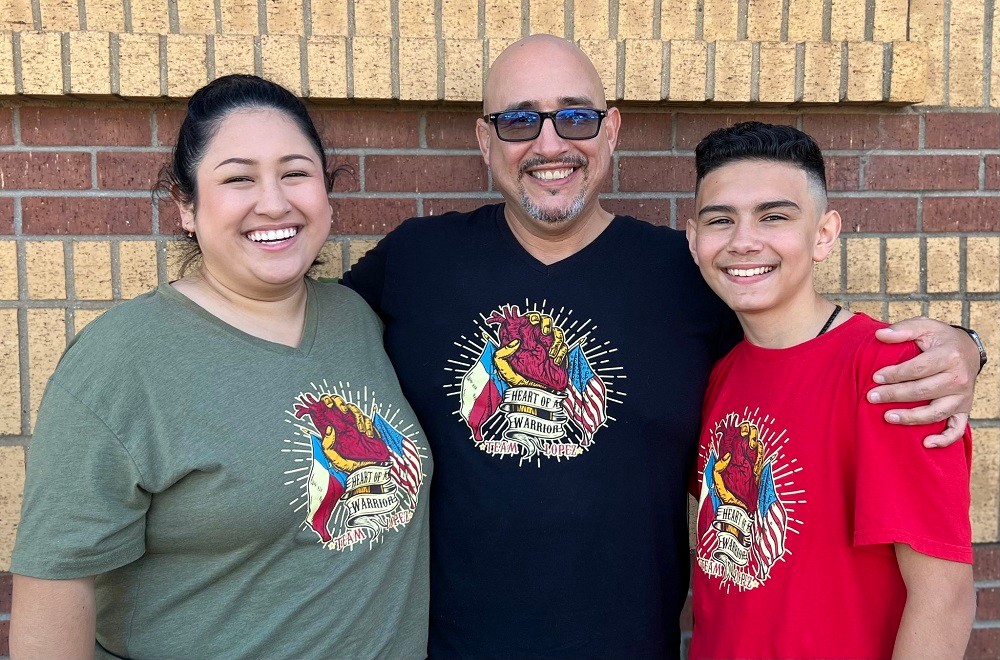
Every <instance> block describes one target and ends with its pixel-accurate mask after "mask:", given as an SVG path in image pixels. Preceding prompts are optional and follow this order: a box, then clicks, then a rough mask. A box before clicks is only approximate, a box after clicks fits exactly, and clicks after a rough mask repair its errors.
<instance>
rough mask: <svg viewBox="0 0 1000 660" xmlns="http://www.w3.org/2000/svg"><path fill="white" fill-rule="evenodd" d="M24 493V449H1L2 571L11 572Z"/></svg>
mask: <svg viewBox="0 0 1000 660" xmlns="http://www.w3.org/2000/svg"><path fill="white" fill-rule="evenodd" d="M23 491H24V449H23V448H22V447H17V446H15V447H0V520H3V521H4V522H3V523H2V524H0V571H7V570H10V556H11V553H12V552H13V551H14V537H15V536H16V534H17V521H18V519H19V518H20V517H21V499H22V498H21V493H22V492H23Z"/></svg>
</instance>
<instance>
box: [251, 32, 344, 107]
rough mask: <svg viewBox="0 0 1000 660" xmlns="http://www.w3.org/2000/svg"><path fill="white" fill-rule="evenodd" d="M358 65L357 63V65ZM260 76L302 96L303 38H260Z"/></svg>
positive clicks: (277, 35) (272, 36) (275, 35)
mask: <svg viewBox="0 0 1000 660" xmlns="http://www.w3.org/2000/svg"><path fill="white" fill-rule="evenodd" d="M356 64H357V63H355V65H356ZM260 74H261V75H262V76H263V77H265V78H268V79H269V80H273V81H274V82H276V83H278V84H279V85H282V86H284V87H287V88H288V89H289V91H291V92H292V94H295V95H296V96H299V95H301V94H302V44H301V37H299V36H298V35H291V34H268V35H264V36H262V37H261V38H260Z"/></svg>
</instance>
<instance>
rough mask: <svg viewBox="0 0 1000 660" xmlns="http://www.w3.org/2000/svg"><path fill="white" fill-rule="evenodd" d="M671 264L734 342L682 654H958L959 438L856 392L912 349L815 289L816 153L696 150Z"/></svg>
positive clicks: (774, 130)
mask: <svg viewBox="0 0 1000 660" xmlns="http://www.w3.org/2000/svg"><path fill="white" fill-rule="evenodd" d="M696 154H697V168H698V185H697V198H696V209H697V217H696V218H695V219H693V220H689V221H688V227H687V233H688V239H689V242H690V245H691V253H692V255H693V256H694V258H695V261H696V262H697V263H698V266H699V268H700V269H701V272H702V275H703V276H704V277H705V280H706V281H707V282H708V284H709V285H710V286H711V287H712V289H713V290H714V291H715V292H716V293H717V294H718V295H719V296H720V297H721V298H722V299H723V300H724V301H725V302H726V303H727V304H728V305H729V306H730V307H731V308H732V309H733V310H735V311H736V313H737V315H738V316H739V319H740V323H741V324H742V325H743V330H744V333H745V339H744V341H743V342H742V343H740V344H739V345H738V346H737V347H736V348H734V349H733V350H732V352H731V353H729V355H727V356H726V357H725V358H724V359H723V360H721V361H720V362H719V363H718V364H717V365H716V367H715V369H714V370H713V372H712V377H711V381H710V383H709V388H708V392H707V394H706V397H705V407H704V412H703V419H702V422H703V425H702V434H701V447H700V458H699V464H698V473H699V474H698V477H699V486H700V497H699V502H698V537H697V546H696V550H695V552H696V567H695V574H694V587H693V588H694V636H693V639H692V643H691V653H690V655H691V657H692V658H733V657H738V658H819V657H823V658H880V657H890V656H895V657H907V658H910V657H926V658H939V659H940V658H949V657H954V658H960V657H961V656H962V654H963V652H964V650H965V646H966V644H967V642H968V638H969V631H970V628H971V624H972V618H973V616H974V611H975V597H974V591H973V585H972V570H971V565H970V564H971V562H972V551H971V529H970V525H969V466H970V456H971V438H970V435H969V432H968V429H966V435H965V439H964V442H959V443H955V444H954V445H952V446H950V447H947V448H945V449H941V450H939V451H936V452H927V451H926V450H925V449H924V448H923V447H922V446H921V443H920V440H921V438H923V437H924V436H925V435H928V434H930V433H933V432H934V430H933V429H930V428H928V427H920V426H910V427H906V426H898V425H890V424H888V423H886V422H885V421H884V419H883V414H884V413H885V410H886V409H887V406H884V405H882V406H880V405H873V404H870V403H868V402H867V401H866V400H865V394H866V392H867V391H868V389H870V387H872V386H873V385H874V383H873V381H872V374H873V373H874V372H875V371H877V370H878V369H880V368H882V367H884V366H886V365H889V364H895V363H898V362H900V361H902V360H905V359H907V358H909V357H911V356H912V355H916V354H917V353H918V352H919V351H918V349H917V348H916V346H915V345H914V344H912V343H904V344H883V343H882V342H879V341H876V340H875V332H874V331H875V329H877V328H879V327H884V324H882V323H880V322H878V321H875V320H873V319H871V318H869V317H868V316H865V315H863V314H852V313H851V312H849V311H846V310H843V309H841V308H840V307H839V306H836V305H834V304H833V303H832V302H830V301H828V300H826V299H825V298H823V297H822V296H821V295H819V294H818V293H817V292H816V290H815V288H814V286H813V263H814V262H820V261H823V260H824V259H825V258H826V257H827V256H828V255H829V254H830V252H831V251H832V250H833V248H834V246H835V244H836V242H837V240H838V236H839V233H840V216H839V215H838V213H837V212H836V211H833V210H828V209H827V206H826V183H825V181H826V179H825V172H824V167H823V157H822V154H821V153H820V150H819V147H818V146H817V145H816V143H815V142H814V141H813V140H812V138H810V137H809V136H808V135H806V134H805V133H802V132H801V131H798V130H796V129H794V128H791V127H788V126H770V125H766V124H761V123H758V122H747V123H743V124H737V125H735V126H733V127H731V128H727V129H721V130H719V131H716V132H714V133H712V134H711V135H709V136H708V137H706V138H705V139H704V140H703V141H702V142H701V144H699V145H698V148H697V152H696Z"/></svg>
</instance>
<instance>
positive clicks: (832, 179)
mask: <svg viewBox="0 0 1000 660" xmlns="http://www.w3.org/2000/svg"><path fill="white" fill-rule="evenodd" d="M824 161H825V164H826V187H827V189H828V190H857V189H858V176H859V175H858V172H859V170H860V168H861V160H860V159H858V157H857V156H827V157H826V158H825V159H824Z"/></svg>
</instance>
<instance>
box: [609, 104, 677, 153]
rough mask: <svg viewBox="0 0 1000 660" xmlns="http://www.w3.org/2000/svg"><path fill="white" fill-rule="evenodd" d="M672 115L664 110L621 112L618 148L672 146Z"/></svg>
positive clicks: (636, 148)
mask: <svg viewBox="0 0 1000 660" xmlns="http://www.w3.org/2000/svg"><path fill="white" fill-rule="evenodd" d="M673 123H674V116H673V114H671V113H666V112H629V111H626V112H622V127H621V130H620V131H619V132H618V150H619V151H628V150H630V149H634V150H636V151H649V150H653V149H663V150H665V149H670V148H671V147H672V146H673V137H672V133H673Z"/></svg>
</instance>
